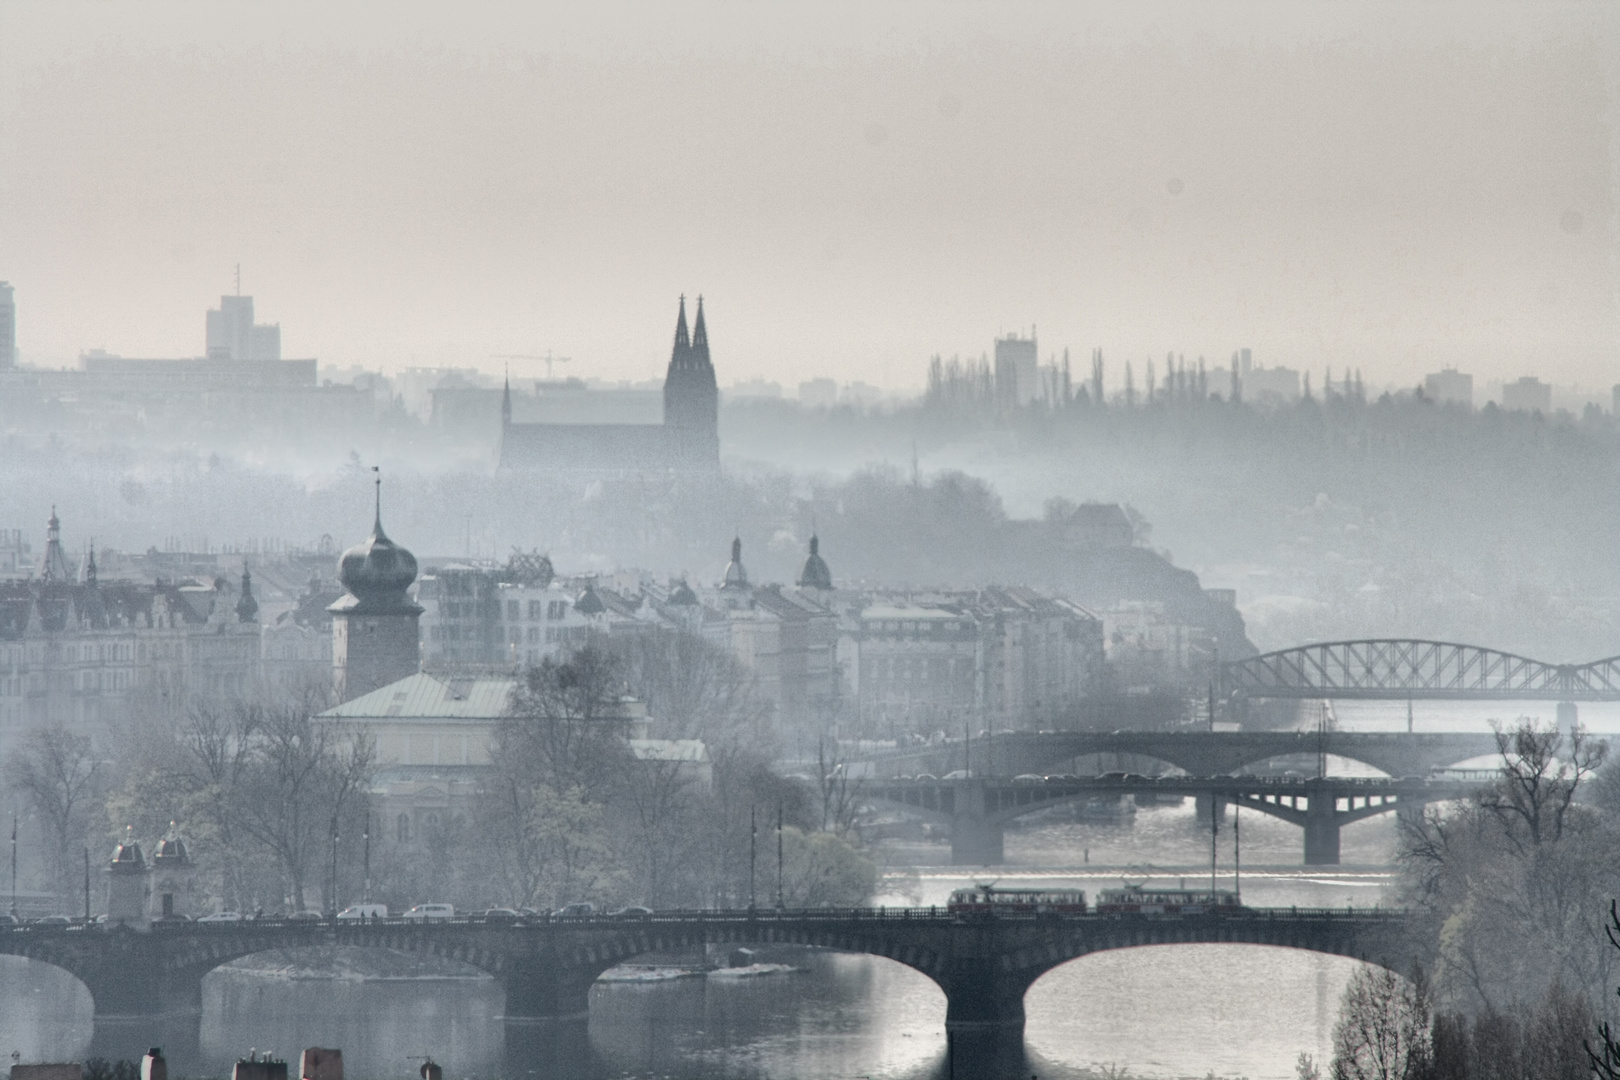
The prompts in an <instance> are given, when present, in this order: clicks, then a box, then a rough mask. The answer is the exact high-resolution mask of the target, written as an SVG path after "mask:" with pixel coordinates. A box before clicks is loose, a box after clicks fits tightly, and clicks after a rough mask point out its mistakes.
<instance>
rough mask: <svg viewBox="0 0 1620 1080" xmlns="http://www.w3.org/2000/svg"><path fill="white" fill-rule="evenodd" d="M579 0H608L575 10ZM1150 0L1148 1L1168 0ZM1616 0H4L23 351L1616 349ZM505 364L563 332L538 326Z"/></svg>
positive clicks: (757, 356)
mask: <svg viewBox="0 0 1620 1080" xmlns="http://www.w3.org/2000/svg"><path fill="white" fill-rule="evenodd" d="M582 8H583V9H588V10H579V9H582ZM1138 12H1141V13H1140V14H1138ZM1616 22H1617V18H1616V16H1615V14H1614V11H1613V7H1612V5H1602V4H1596V3H1590V4H1588V3H1578V4H1556V3H1555V4H1540V3H1538V4H1522V5H1521V4H1488V3H1474V4H1417V5H1411V4H1380V3H1339V4H1319V5H1311V6H1309V8H1307V5H1304V4H1298V3H1288V4H1216V5H1194V4H1177V3H1160V4H1157V5H1135V4H1133V5H1130V6H1129V7H1128V8H1127V7H1118V8H1116V7H1107V6H1086V5H1078V4H1057V5H1037V4H1030V5H1013V4H936V5H922V4H901V3H891V4H868V3H859V4H827V3H821V4H815V5H793V6H790V5H786V4H767V3H754V2H736V3H712V4H691V5H685V6H680V7H676V6H673V5H669V6H665V5H652V4H648V5H641V6H637V5H623V4H620V5H567V6H564V5H556V6H553V7H547V6H540V5H519V4H512V5H493V4H479V3H457V4H441V5H400V4H375V5H358V4H347V5H344V4H337V5H333V4H326V3H322V4H301V3H286V4H268V3H266V4H259V5H248V4H233V3H145V2H140V3H121V2H112V3H85V4H71V3H61V4H57V3H37V4H32V3H15V2H14V3H9V4H0V279H6V280H9V281H10V282H11V283H12V284H13V285H14V286H15V287H16V289H17V300H18V307H19V312H18V321H19V346H20V348H21V350H22V353H23V357H24V359H25V361H27V362H32V363H40V364H68V363H71V362H73V360H74V358H75V357H76V356H77V355H78V353H79V351H80V350H81V349H86V348H94V347H102V348H107V349H109V350H112V351H115V352H119V353H122V354H124V355H127V356H136V355H160V356H161V355H197V354H199V353H200V352H201V351H202V347H203V310H204V309H205V308H206V307H209V306H212V305H213V304H216V303H217V302H218V296H219V294H220V293H223V292H229V291H231V289H232V268H233V266H234V265H235V264H236V263H241V264H242V275H243V280H242V284H243V291H244V292H249V293H252V294H253V295H254V296H255V299H256V303H257V306H258V310H259V313H260V318H261V320H267V321H277V322H280V323H281V326H282V334H283V354H284V355H286V356H318V357H320V358H321V359H322V360H323V361H325V362H331V363H336V364H339V365H346V364H351V363H357V364H363V365H367V366H381V367H383V368H384V369H387V370H397V369H401V368H404V367H406V366H410V365H428V364H461V365H465V364H481V365H484V366H486V367H492V368H493V367H495V366H497V365H498V364H499V361H494V360H490V359H489V355H490V354H492V353H527V352H541V353H543V352H545V351H546V350H547V349H552V350H555V351H556V352H557V353H558V354H559V355H568V356H572V357H573V358H574V363H573V365H572V366H571V367H570V368H568V369H567V373H568V374H574V375H586V376H589V375H596V376H601V377H612V378H648V377H656V376H658V375H660V374H661V372H662V367H663V364H664V363H665V361H666V360H667V356H668V343H669V335H670V331H671V322H672V319H673V314H674V304H675V297H676V295H677V294H679V293H681V292H685V293H688V294H693V293H698V292H702V293H704V294H705V296H706V297H707V301H708V304H709V308H710V319H711V338H712V340H713V344H714V352H715V359H716V364H717V366H718V368H719V372H720V379H721V382H722V384H725V383H729V382H731V381H732V380H734V379H742V378H748V377H753V376H760V377H764V378H768V379H775V380H778V381H780V382H783V383H785V384H788V385H789V386H790V387H792V386H793V385H795V384H796V383H797V382H798V381H799V380H801V379H805V378H810V377H812V376H815V375H822V374H826V375H832V376H834V377H836V378H839V379H841V380H848V379H865V380H866V381H869V382H875V383H880V384H888V385H911V384H917V383H919V382H920V381H921V376H922V372H923V368H924V366H925V364H926V362H927V358H928V357H929V356H930V355H931V354H933V353H936V352H940V353H944V354H945V355H947V356H949V355H951V354H953V353H962V354H964V355H977V354H978V353H979V352H981V351H983V350H986V349H988V348H990V345H991V339H992V338H993V337H994V336H995V335H996V334H997V333H999V332H1006V331H1009V330H1013V329H1016V328H1025V329H1027V328H1028V327H1029V326H1030V325H1031V324H1038V328H1039V335H1040V339H1041V348H1042V353H1043V355H1044V354H1046V353H1050V352H1052V351H1054V350H1058V349H1061V348H1063V347H1064V346H1068V347H1069V348H1071V349H1072V350H1074V358H1075V361H1076V362H1077V363H1078V364H1084V362H1085V357H1086V356H1087V355H1088V354H1089V351H1090V349H1091V348H1092V347H1093V346H1094V345H1100V346H1102V347H1103V348H1104V349H1105V350H1106V352H1107V353H1108V355H1109V356H1110V357H1111V359H1112V360H1113V361H1114V364H1115V367H1114V373H1115V374H1116V375H1117V374H1118V373H1119V371H1120V365H1121V364H1122V362H1123V361H1124V360H1127V359H1130V360H1134V361H1135V362H1136V363H1137V365H1138V370H1139V374H1138V378H1140V365H1141V362H1142V360H1143V359H1144V358H1145V357H1147V356H1148V355H1153V356H1155V357H1156V358H1162V356H1163V354H1164V352H1165V351H1166V350H1171V349H1173V350H1176V351H1178V352H1183V353H1185V354H1187V355H1188V357H1189V358H1192V357H1194V356H1197V355H1199V354H1203V355H1206V356H1207V357H1209V358H1210V359H1211V360H1214V361H1219V362H1222V363H1224V362H1225V359H1226V357H1227V356H1228V355H1229V354H1230V353H1231V351H1232V350H1234V349H1236V348H1238V347H1240V346H1245V345H1246V346H1250V347H1252V348H1253V349H1255V352H1256V359H1257V360H1258V361H1260V362H1262V363H1265V364H1268V365H1269V364H1275V363H1286V364H1290V365H1293V366H1306V367H1309V368H1310V369H1312V370H1313V371H1319V370H1320V369H1321V368H1322V367H1324V366H1332V367H1333V368H1335V370H1336V371H1341V370H1342V369H1343V368H1345V367H1346V366H1357V367H1360V368H1362V369H1363V370H1364V371H1365V372H1366V374H1367V376H1368V378H1369V379H1372V380H1385V379H1389V380H1398V381H1401V382H1406V383H1409V382H1411V381H1414V380H1415V379H1416V378H1418V377H1419V376H1420V375H1421V374H1422V373H1423V372H1425V371H1431V370H1435V369H1437V368H1438V367H1439V366H1440V365H1441V364H1443V363H1450V364H1456V365H1459V366H1461V367H1462V368H1464V369H1465V370H1470V371H1473V372H1474V373H1475V375H1476V377H1478V378H1480V379H1481V380H1483V379H1485V378H1499V377H1507V378H1514V377H1517V376H1518V375H1521V374H1525V373H1531V372H1534V373H1539V374H1541V375H1543V376H1544V377H1551V378H1554V379H1556V380H1557V381H1559V382H1582V383H1586V384H1588V385H1595V386H1607V385H1608V384H1610V383H1612V382H1615V381H1616V380H1617V379H1620V365H1617V364H1616V363H1615V362H1614V360H1615V356H1616V345H1617V339H1620V304H1617V299H1616V297H1617V291H1620V290H1617V285H1620V253H1617V237H1620V228H1617V224H1616V199H1615V193H1616V190H1617V177H1620V166H1617V164H1616V156H1617V155H1616V152H1615V151H1616V147H1617V145H1620V140H1617V137H1616V132H1617V130H1620V123H1617V108H1620V75H1617V72H1620V34H1617V33H1616V29H1617V27H1616ZM521 367H522V365H519V368H520V370H519V371H518V372H517V373H518V374H520V375H521V374H529V373H534V374H538V373H539V368H538V367H535V368H533V369H532V370H531V371H528V372H526V371H523V370H521Z"/></svg>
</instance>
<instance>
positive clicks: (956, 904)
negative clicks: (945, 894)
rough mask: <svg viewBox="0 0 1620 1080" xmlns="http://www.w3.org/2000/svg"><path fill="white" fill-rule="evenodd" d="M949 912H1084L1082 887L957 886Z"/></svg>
mask: <svg viewBox="0 0 1620 1080" xmlns="http://www.w3.org/2000/svg"><path fill="white" fill-rule="evenodd" d="M945 910H946V911H947V912H949V913H950V914H952V915H973V916H981V917H982V916H987V915H1084V914H1085V913H1086V894H1085V890H1083V889H998V888H997V887H996V886H995V885H993V884H991V885H975V886H974V887H973V888H971V889H957V890H956V891H955V892H953V893H951V898H950V900H949V901H947V902H946V904H945Z"/></svg>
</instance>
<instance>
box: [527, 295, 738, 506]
mask: <svg viewBox="0 0 1620 1080" xmlns="http://www.w3.org/2000/svg"><path fill="white" fill-rule="evenodd" d="M549 404H551V405H556V406H560V407H562V408H565V409H566V408H568V407H570V403H569V402H567V401H564V400H562V399H560V398H559V399H558V400H556V401H553V402H550V403H549ZM512 405H513V400H512V385H511V380H510V379H509V378H508V379H507V380H506V382H505V384H504V385H503V386H502V388H501V427H500V449H499V451H498V454H497V458H498V460H499V462H500V465H499V468H500V469H501V470H503V471H515V470H522V471H530V470H533V471H545V472H553V473H563V474H574V475H578V474H594V475H597V476H602V475H608V476H621V477H643V478H645V477H652V476H658V475H664V474H668V473H714V472H717V471H718V470H719V468H720V422H719V418H720V390H719V387H718V385H717V384H716V382H715V375H714V362H713V361H712V360H711V359H710V357H709V327H708V322H707V319H706V318H705V315H704V310H703V298H702V297H701V296H700V297H698V302H697V312H696V319H695V320H694V321H693V322H692V324H691V328H690V329H688V324H687V321H686V297H685V296H682V297H681V299H680V307H679V309H678V310H677V312H676V316H675V345H674V348H672V349H671V350H670V355H669V367H668V369H667V371H666V372H665V375H664V399H663V407H664V408H663V418H662V419H663V422H662V423H644V422H643V423H633V424H623V423H589V422H585V421H584V420H583V418H582V419H580V420H578V421H574V420H571V421H569V422H566V423H557V422H546V423H540V422H535V421H530V420H517V421H515V420H513V418H512Z"/></svg>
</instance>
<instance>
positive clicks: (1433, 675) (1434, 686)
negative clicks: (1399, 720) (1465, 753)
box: [1220, 638, 1620, 702]
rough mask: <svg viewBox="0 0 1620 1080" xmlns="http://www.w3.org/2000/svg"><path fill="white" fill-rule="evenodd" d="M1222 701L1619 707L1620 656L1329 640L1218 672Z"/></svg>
mask: <svg viewBox="0 0 1620 1080" xmlns="http://www.w3.org/2000/svg"><path fill="white" fill-rule="evenodd" d="M1220 689H1221V694H1222V697H1223V698H1231V697H1239V698H1241V697H1249V698H1328V699H1334V700H1364V701H1365V700H1375V701H1558V702H1565V701H1567V702H1580V701H1620V656H1611V657H1607V658H1605V659H1602V660H1594V661H1592V662H1590V663H1586V664H1549V663H1547V662H1545V661H1542V660H1532V659H1530V658H1529V657H1526V656H1517V655H1515V654H1513V653H1506V652H1501V651H1499V650H1496V649H1486V648H1481V647H1480V646H1478V645H1460V644H1457V643H1456V642H1450V641H1425V640H1421V639H1416V638H1369V639H1366V640H1361V641H1327V642H1322V643H1319V644H1314V645H1298V646H1295V647H1294V648H1291V649H1279V650H1277V651H1276V652H1269V653H1263V654H1261V655H1259V656H1252V657H1249V658H1248V659H1246V660H1234V661H1230V662H1227V663H1223V664H1221V665H1220Z"/></svg>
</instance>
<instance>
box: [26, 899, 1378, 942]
mask: <svg viewBox="0 0 1620 1080" xmlns="http://www.w3.org/2000/svg"><path fill="white" fill-rule="evenodd" d="M1406 914H1407V912H1406V909H1404V908H1385V907H1376V906H1374V907H1361V908H1357V907H1350V906H1346V907H1337V908H1321V907H1286V908H1259V907H1239V908H1237V909H1235V910H1232V911H1219V910H1217V911H1209V912H1201V913H1198V914H1194V915H1182V914H1163V915H1159V914H1144V913H1137V912H1129V913H1126V912H1108V913H1106V914H1098V913H1096V912H1086V913H1084V914H1061V915H1060V914H1053V913H1034V912H1002V911H997V912H993V913H991V914H990V915H985V914H981V913H974V914H972V915H962V914H959V913H956V912H952V911H949V910H948V909H946V908H944V907H939V906H937V905H934V906H929V907H853V908H772V907H755V908H706V909H698V910H670V911H655V912H653V913H651V914H647V915H550V916H547V915H540V916H534V917H524V918H518V919H511V918H490V917H486V916H482V915H458V916H455V917H452V918H449V919H431V920H422V919H404V918H400V917H398V916H390V917H388V918H377V919H366V920H359V919H356V920H352V921H351V920H344V921H341V922H334V921H333V920H330V919H323V920H321V921H318V922H317V921H314V920H308V919H282V918H262V919H249V920H244V921H243V922H239V923H229V922H218V923H205V922H194V921H191V920H189V919H170V920H163V921H160V922H154V923H153V924H152V925H151V927H150V929H149V930H148V931H146V932H155V933H159V934H161V933H164V932H169V933H175V932H179V931H182V930H184V931H193V932H198V933H204V934H231V933H241V932H243V931H249V930H277V929H286V930H302V931H308V930H331V929H342V930H359V929H365V928H370V927H379V928H390V929H411V930H423V929H425V930H434V929H439V928H443V929H446V930H451V929H462V930H465V929H468V928H470V927H492V928H503V929H516V928H529V927H533V928H541V927H548V926H555V927H567V926H577V927H606V928H619V927H627V926H638V925H643V924H648V923H652V924H687V925H690V924H692V923H703V924H713V925H735V924H739V923H761V922H766V923H769V922H774V923H807V922H817V923H826V922H844V921H849V922H920V921H944V922H960V921H964V920H965V921H977V920H979V919H982V918H987V917H989V918H996V919H1004V920H1007V921H1010V922H1036V921H1050V920H1052V919H1066V920H1075V919H1089V920H1104V921H1120V920H1127V919H1129V920H1147V921H1165V920H1170V921H1182V920H1191V919H1226V920H1233V919H1244V920H1250V921H1253V920H1257V919H1263V920H1266V921H1278V920H1287V919H1309V920H1312V921H1313V922H1319V921H1321V920H1324V919H1325V920H1329V921H1336V920H1350V921H1356V920H1367V919H1377V920H1386V921H1387V920H1391V919H1402V918H1405V917H1406ZM87 930H88V931H89V932H90V933H92V934H119V933H135V931H132V930H129V929H128V928H127V927H122V926H114V927H111V928H109V927H108V926H107V924H105V923H91V924H89V926H86V925H85V924H84V923H82V922H81V923H75V924H73V925H63V924H61V923H21V924H18V925H13V926H0V934H5V933H15V934H42V935H56V934H62V933H68V934H74V935H75V936H82V935H83V933H84V932H85V931H87Z"/></svg>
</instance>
